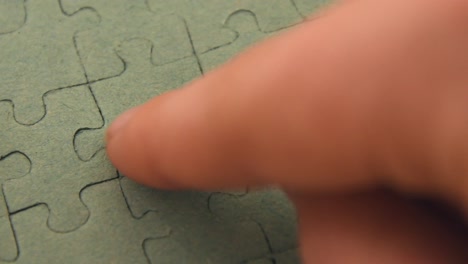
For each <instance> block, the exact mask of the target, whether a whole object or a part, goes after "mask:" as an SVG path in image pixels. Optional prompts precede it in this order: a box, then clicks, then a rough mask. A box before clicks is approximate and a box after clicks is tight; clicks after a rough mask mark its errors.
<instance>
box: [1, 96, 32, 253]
mask: <svg viewBox="0 0 468 264" xmlns="http://www.w3.org/2000/svg"><path fill="white" fill-rule="evenodd" d="M5 105H6V104H0V108H1V107H2V106H5ZM0 113H1V110H0ZM30 168H31V162H30V160H29V158H28V157H26V155H24V154H23V153H20V152H11V153H9V154H7V155H5V156H3V157H0V260H4V261H14V260H15V259H16V257H17V256H18V248H17V246H16V238H15V234H14V231H13V229H12V226H11V223H10V215H9V212H8V208H7V204H6V202H5V196H4V194H3V188H2V185H3V183H4V182H5V181H7V180H9V179H15V178H19V177H22V176H24V175H26V174H27V173H28V172H29V170H30Z"/></svg>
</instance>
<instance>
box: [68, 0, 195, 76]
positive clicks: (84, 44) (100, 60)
mask: <svg viewBox="0 0 468 264" xmlns="http://www.w3.org/2000/svg"><path fill="white" fill-rule="evenodd" d="M60 1H62V3H63V6H64V9H65V10H66V12H67V13H74V12H77V11H78V10H80V9H82V8H91V9H93V10H96V12H97V13H99V16H100V18H101V19H100V23H99V26H97V27H94V28H92V29H90V30H85V31H81V32H78V33H77V34H76V35H75V40H76V43H77V47H78V51H79V54H80V57H81V59H82V62H83V65H84V67H85V69H86V74H87V77H88V80H89V81H96V80H100V79H104V78H109V77H113V76H117V75H119V74H121V73H122V72H123V71H124V70H125V69H124V63H123V62H122V61H121V60H120V58H119V57H118V56H116V54H115V52H114V48H115V47H116V44H118V43H120V42H122V41H125V40H129V39H134V38H146V39H148V40H149V41H151V43H152V45H153V47H154V48H153V50H152V52H151V53H150V55H151V58H152V60H153V61H155V63H156V64H159V65H163V64H167V63H170V62H173V61H176V60H178V59H182V58H186V57H189V56H192V54H193V49H192V46H191V44H190V41H188V36H187V33H186V32H187V30H186V27H185V24H184V23H183V20H181V19H180V18H178V17H176V16H174V15H171V14H169V15H165V16H157V15H156V14H154V13H152V12H150V11H149V10H148V8H147V5H146V3H145V0H112V3H110V2H109V1H107V0H60ZM171 1H172V0H171ZM73 16H74V15H73Z"/></svg>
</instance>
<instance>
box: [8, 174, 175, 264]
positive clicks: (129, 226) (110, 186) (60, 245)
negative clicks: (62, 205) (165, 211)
mask: <svg viewBox="0 0 468 264" xmlns="http://www.w3.org/2000/svg"><path fill="white" fill-rule="evenodd" d="M82 199H83V202H84V203H85V204H86V206H87V207H88V208H89V210H90V212H91V214H90V218H89V220H88V221H87V222H86V224H85V225H83V226H82V227H80V228H79V229H78V230H75V231H74V232H70V233H56V232H53V231H51V230H49V228H48V227H47V224H46V222H47V216H48V213H49V212H48V210H47V207H46V206H44V205H40V206H36V207H34V208H31V209H28V210H26V211H24V212H21V213H18V214H16V215H13V216H12V222H13V225H14V226H15V230H16V233H17V237H18V244H19V247H20V248H21V254H20V256H19V258H18V260H17V261H16V262H15V263H18V264H19V263H28V264H29V263H72V264H73V263H136V264H138V263H148V262H147V259H146V257H145V254H144V251H143V244H144V241H145V240H147V239H149V238H158V237H165V236H168V235H169V234H170V230H169V228H168V227H167V226H165V225H164V224H162V222H161V220H160V219H159V217H157V216H156V215H155V214H153V213H150V214H147V215H145V217H143V218H142V219H138V220H137V219H135V218H133V217H132V216H131V215H130V212H129V211H128V208H127V205H126V203H125V200H124V198H123V196H122V192H121V191H120V187H119V184H118V182H117V180H111V181H108V182H104V183H99V184H96V185H93V186H89V187H87V188H86V189H84V190H83V192H82ZM166 253H167V252H166Z"/></svg>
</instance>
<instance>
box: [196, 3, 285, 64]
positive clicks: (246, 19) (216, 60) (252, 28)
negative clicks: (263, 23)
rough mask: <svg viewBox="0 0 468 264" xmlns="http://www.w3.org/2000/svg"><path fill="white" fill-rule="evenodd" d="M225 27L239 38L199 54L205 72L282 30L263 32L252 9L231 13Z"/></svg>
mask: <svg viewBox="0 0 468 264" xmlns="http://www.w3.org/2000/svg"><path fill="white" fill-rule="evenodd" d="M224 27H226V28H229V29H230V30H232V31H233V32H236V35H237V38H236V39H235V40H234V41H233V42H232V43H231V44H230V45H226V46H222V47H219V48H217V49H211V50H208V51H206V52H204V53H202V54H200V55H199V58H200V63H201V65H202V67H203V71H204V72H207V71H210V70H212V69H214V68H216V67H218V66H220V65H221V64H223V63H225V62H227V61H228V60H229V59H231V58H233V57H234V56H235V55H237V54H238V53H239V52H241V51H243V50H245V49H246V48H248V47H249V46H251V45H252V44H255V43H257V42H259V41H261V40H264V39H265V38H268V37H270V36H272V35H274V34H278V33H280V32H281V31H282V30H279V31H277V32H271V33H265V32H262V31H261V30H260V28H259V26H258V22H257V19H256V16H255V14H253V13H252V12H250V11H239V12H235V13H233V14H231V15H230V16H229V17H228V18H227V20H226V23H225V25H224Z"/></svg>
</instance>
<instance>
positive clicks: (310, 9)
mask: <svg viewBox="0 0 468 264" xmlns="http://www.w3.org/2000/svg"><path fill="white" fill-rule="evenodd" d="M293 1H294V3H295V4H296V6H297V9H298V10H299V12H300V13H301V15H302V16H304V17H309V16H310V15H311V14H313V13H315V12H316V11H317V10H319V9H321V8H323V7H325V6H327V5H328V4H330V3H331V2H332V1H334V0H293Z"/></svg>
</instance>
